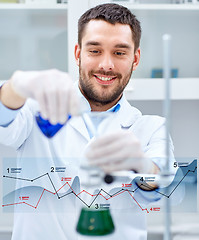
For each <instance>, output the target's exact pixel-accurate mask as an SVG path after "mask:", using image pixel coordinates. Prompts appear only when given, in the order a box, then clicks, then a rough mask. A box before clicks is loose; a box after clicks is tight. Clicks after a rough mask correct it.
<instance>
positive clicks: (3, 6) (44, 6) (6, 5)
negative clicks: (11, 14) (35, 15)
mask: <svg viewBox="0 0 199 240" xmlns="http://www.w3.org/2000/svg"><path fill="white" fill-rule="evenodd" d="M3 9H18V10H20V9H21V10H23V9H28V10H35V9H44V10H45V9H46V10H51V9H52V10H66V9H68V4H65V3H64V4H44V3H43V4H41V3H40V4H36V3H32V4H25V3H0V10H3Z"/></svg>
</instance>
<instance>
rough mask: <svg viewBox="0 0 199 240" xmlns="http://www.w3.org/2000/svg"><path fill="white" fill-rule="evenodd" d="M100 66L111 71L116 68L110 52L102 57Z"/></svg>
mask: <svg viewBox="0 0 199 240" xmlns="http://www.w3.org/2000/svg"><path fill="white" fill-rule="evenodd" d="M99 68H100V69H102V70H104V71H111V70H113V69H114V63H113V58H112V56H111V55H110V54H104V55H103V56H102V58H101V59H100V63H99Z"/></svg>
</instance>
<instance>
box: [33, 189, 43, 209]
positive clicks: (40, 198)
mask: <svg viewBox="0 0 199 240" xmlns="http://www.w3.org/2000/svg"><path fill="white" fill-rule="evenodd" d="M45 190H46V189H44V190H43V192H42V194H41V196H40V198H39V201H38V202H37V205H36V207H35V208H37V206H38V204H39V202H40V200H41V197H42V196H43V194H44V191H45Z"/></svg>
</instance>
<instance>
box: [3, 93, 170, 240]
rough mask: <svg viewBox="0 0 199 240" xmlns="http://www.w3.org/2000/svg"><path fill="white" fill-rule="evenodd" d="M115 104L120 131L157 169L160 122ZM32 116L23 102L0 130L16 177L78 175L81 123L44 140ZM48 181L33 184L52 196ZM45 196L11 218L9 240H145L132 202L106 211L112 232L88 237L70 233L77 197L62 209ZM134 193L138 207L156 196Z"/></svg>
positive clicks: (141, 216)
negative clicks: (12, 152) (13, 157)
mask: <svg viewBox="0 0 199 240" xmlns="http://www.w3.org/2000/svg"><path fill="white" fill-rule="evenodd" d="M120 104H121V108H120V110H119V111H118V112H117V113H116V116H117V117H116V118H117V121H119V123H120V125H121V126H120V127H122V128H128V129H129V130H131V131H133V132H134V134H135V135H136V136H137V138H138V139H139V140H140V142H141V145H142V149H143V151H144V152H145V153H146V155H147V156H149V157H151V158H153V160H154V162H156V164H157V165H158V166H159V167H160V169H161V168H162V166H163V164H164V157H165V126H164V119H163V118H161V117H158V116H142V114H141V113H140V111H139V110H137V109H136V108H134V107H132V106H130V104H129V103H128V102H127V100H126V99H125V97H124V96H123V97H122V100H121V101H120ZM35 111H36V104H35V102H34V101H33V100H28V101H27V103H26V104H25V106H24V107H23V108H22V109H21V111H20V112H19V113H18V115H17V117H16V119H15V120H14V121H13V122H12V123H11V124H10V125H9V126H7V127H0V143H2V144H5V145H9V146H13V147H14V148H15V149H16V150H17V152H18V160H17V162H18V166H23V167H22V168H23V170H22V173H21V175H20V177H21V176H23V177H25V178H29V179H33V178H35V177H37V176H40V175H42V174H45V173H46V172H49V173H50V170H51V167H56V166H58V167H60V166H66V172H67V174H68V175H69V176H71V177H72V178H74V177H75V176H78V172H79V164H80V161H81V159H82V157H83V153H84V150H85V148H86V146H87V144H88V142H89V141H90V138H89V134H88V132H87V129H86V127H85V126H84V123H83V121H82V119H81V118H80V117H76V118H72V119H71V120H70V121H69V122H68V123H67V124H66V125H65V126H64V127H63V128H62V129H61V130H60V131H59V132H58V133H57V134H56V135H55V137H53V138H52V139H48V138H46V137H45V136H44V135H43V134H42V133H41V131H40V129H39V128H38V127H37V124H36V121H35V120H34V115H35ZM172 151H173V146H172V143H171V154H173V153H172ZM26 168H27V169H26ZM50 176H51V178H52V180H53V182H54V184H55V188H56V189H59V188H60V187H61V186H62V183H61V181H60V175H59V174H57V173H52V174H51V175H50ZM48 182H49V181H47V179H46V178H45V177H44V178H40V179H38V181H37V182H36V185H38V186H40V187H41V186H42V187H43V188H46V189H49V190H51V191H53V189H52V186H51V185H50V184H49V183H48ZM24 186H26V183H25V182H23V181H18V182H17V188H20V187H24ZM45 194H46V195H45V197H44V196H43V198H42V200H41V202H40V206H39V207H38V209H37V210H36V211H35V210H34V209H33V210H31V211H30V212H29V210H27V211H28V212H22V213H16V214H15V219H14V229H13V236H12V240H19V239H20V240H27V239H29V240H35V239H38V240H41V239H48V240H54V239H59V240H76V239H78V240H79V239H101V240H112V239H114V240H121V239H125V240H132V239H133V240H146V239H147V232H146V214H147V213H146V211H141V209H140V208H139V207H138V205H136V204H135V201H132V198H131V199H129V198H128V199H126V200H125V202H124V204H120V207H118V209H113V210H112V217H113V221H114V224H115V227H116V231H115V232H114V233H113V234H112V235H107V236H104V237H99V238H98V237H97V238H96V237H94V238H92V237H87V236H86V237H84V236H80V235H78V234H77V233H76V230H75V228H76V224H77V219H78V215H79V207H78V206H79V205H78V204H79V200H78V199H77V198H73V200H72V202H70V203H68V202H67V204H64V203H65V202H64V201H62V202H61V201H60V202H59V200H57V199H56V201H55V202H53V203H52V202H51V201H49V199H50V198H48V195H47V193H45ZM136 194H137V196H136V197H137V200H138V199H139V201H140V204H144V205H145V204H147V203H148V202H151V201H153V200H154V199H157V198H158V197H159V196H158V197H157V196H156V194H154V196H152V195H153V194H152V193H148V195H146V194H147V193H146V192H144V191H142V190H138V191H136ZM150 194H152V195H150ZM65 200H66V198H65ZM57 201H58V202H57ZM115 201H116V200H115ZM121 201H122V200H121ZM131 203H133V204H132V205H131V206H128V205H127V204H131ZM116 205H117V204H116ZM144 205H143V206H144ZM122 206H123V207H122ZM42 207H44V208H45V207H46V210H45V211H43V212H42V211H41V212H40V209H41V208H42ZM54 208H56V210H55V209H54ZM27 209H28V208H27ZM29 209H30V208H29Z"/></svg>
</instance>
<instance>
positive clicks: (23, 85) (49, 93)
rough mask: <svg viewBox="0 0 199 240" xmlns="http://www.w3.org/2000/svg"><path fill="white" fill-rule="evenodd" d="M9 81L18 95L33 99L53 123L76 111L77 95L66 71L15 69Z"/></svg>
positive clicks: (46, 117) (42, 113) (63, 119)
mask: <svg viewBox="0 0 199 240" xmlns="http://www.w3.org/2000/svg"><path fill="white" fill-rule="evenodd" d="M9 82H10V83H9V84H10V86H11V88H12V90H13V92H15V93H16V94H17V95H18V96H19V97H21V98H24V99H26V98H33V99H35V100H36V101H37V102H38V103H39V107H40V112H41V115H42V116H43V117H44V118H45V119H49V121H50V122H51V123H53V124H56V123H58V122H59V123H64V122H65V121H66V119H67V115H68V114H72V115H74V114H77V112H78V105H79V104H78V96H77V93H76V91H75V89H74V84H73V81H72V79H71V78H70V77H69V75H68V74H67V73H64V72H61V71H58V70H54V69H52V70H45V71H27V72H23V71H16V72H15V73H14V74H13V76H12V77H11V80H10V81H9Z"/></svg>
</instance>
